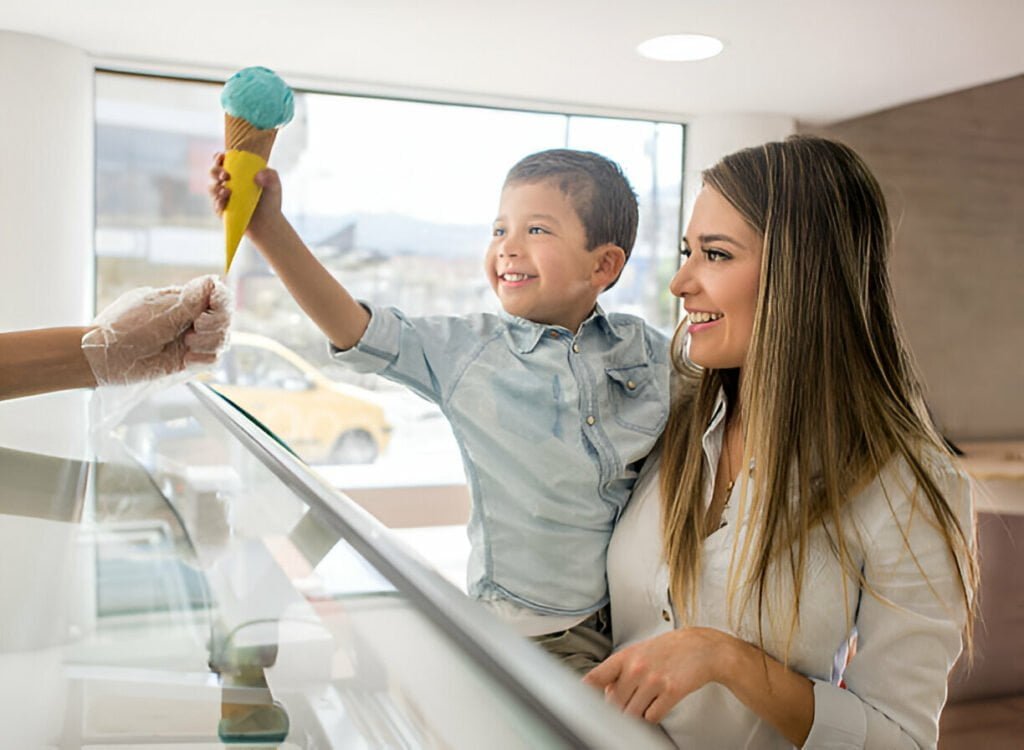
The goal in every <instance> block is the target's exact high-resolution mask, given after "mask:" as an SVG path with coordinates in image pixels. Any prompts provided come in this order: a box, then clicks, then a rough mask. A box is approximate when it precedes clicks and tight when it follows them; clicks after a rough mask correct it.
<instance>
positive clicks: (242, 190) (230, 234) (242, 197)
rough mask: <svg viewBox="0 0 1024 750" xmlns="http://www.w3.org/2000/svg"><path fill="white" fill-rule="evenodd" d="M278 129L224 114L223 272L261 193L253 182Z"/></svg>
mask: <svg viewBox="0 0 1024 750" xmlns="http://www.w3.org/2000/svg"><path fill="white" fill-rule="evenodd" d="M276 137H277V129H276V128H269V129H266V130H261V129H260V128H257V127H255V126H254V125H253V124H252V123H250V122H248V121H247V120H244V119H242V118H241V117H234V116H233V115H229V114H225V115H224V143H225V145H226V146H227V151H226V152H225V154H224V169H225V170H226V171H227V173H228V174H229V175H230V178H229V179H228V181H227V183H226V185H227V188H228V189H229V190H230V191H231V198H230V199H229V200H228V205H227V208H226V209H225V210H224V273H225V274H226V273H227V272H228V270H229V269H230V268H231V261H233V260H234V258H235V253H236V252H237V251H238V244H239V243H240V242H241V241H242V235H244V234H245V229H246V227H248V226H249V221H250V219H252V214H253V211H255V210H256V204H257V203H258V202H259V200H260V194H261V193H262V192H263V190H262V188H260V187H259V186H258V185H257V184H256V183H255V181H254V178H255V176H256V173H257V172H259V171H260V170H263V169H266V167H267V159H269V158H270V150H271V149H272V148H273V147H274V139H275V138H276Z"/></svg>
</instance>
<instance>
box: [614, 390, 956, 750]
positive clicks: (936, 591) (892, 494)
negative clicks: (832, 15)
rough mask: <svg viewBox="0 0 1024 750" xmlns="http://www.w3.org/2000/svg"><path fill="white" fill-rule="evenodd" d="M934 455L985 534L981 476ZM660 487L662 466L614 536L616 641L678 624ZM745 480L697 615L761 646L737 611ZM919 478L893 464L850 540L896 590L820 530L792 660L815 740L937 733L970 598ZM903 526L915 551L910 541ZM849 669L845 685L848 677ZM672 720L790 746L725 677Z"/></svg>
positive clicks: (869, 494) (828, 742)
mask: <svg viewBox="0 0 1024 750" xmlns="http://www.w3.org/2000/svg"><path fill="white" fill-rule="evenodd" d="M724 412H725V409H724V402H720V404H719V408H717V409H716V412H715V417H714V419H713V420H712V422H711V425H710V426H709V427H708V430H707V432H706V433H705V435H704V439H703V446H704V456H705V460H706V461H707V464H706V466H705V471H706V473H710V474H712V475H713V473H714V471H715V467H717V466H718V457H719V454H720V451H721V442H722V432H723V425H722V416H723V414H724ZM926 462H927V463H926V465H927V466H929V468H930V469H931V473H932V476H933V477H934V478H935V479H936V481H937V482H938V485H939V489H940V490H941V491H942V492H943V493H944V494H945V497H946V499H947V501H948V502H949V503H950V506H951V507H952V509H953V511H954V513H956V515H957V518H958V519H959V521H960V524H961V527H962V528H963V529H964V531H965V533H966V534H967V535H968V538H972V536H973V521H972V507H971V494H970V484H969V482H968V480H967V479H966V477H965V475H963V474H962V473H961V472H960V471H958V470H957V469H956V468H955V467H954V465H953V463H952V462H951V461H950V460H949V459H948V458H947V457H945V456H942V455H940V454H938V452H936V453H935V455H934V456H929V457H927V458H926ZM648 463H649V464H654V463H655V462H654V461H650V462H648ZM709 467H710V471H709ZM658 484H659V481H658V471H657V467H656V465H654V466H651V467H650V469H649V470H647V471H645V472H644V475H643V476H642V477H641V479H640V481H639V482H638V484H637V486H636V489H635V490H634V493H633V498H632V500H631V501H630V504H629V505H628V506H627V508H626V510H625V512H624V513H623V515H622V517H621V519H620V520H619V522H618V524H617V526H616V528H615V532H614V534H613V536H612V540H611V544H610V547H609V551H608V585H609V589H610V596H611V609H612V631H613V636H614V640H615V647H616V649H621V648H622V647H624V646H628V645H629V644H632V643H636V642H637V641H641V640H644V639H646V638H651V637H653V636H656V635H659V634H662V633H666V632H669V631H670V630H672V629H673V628H674V627H676V614H675V612H674V610H673V607H672V605H671V603H670V601H669V597H668V571H667V568H666V567H665V564H664V562H663V560H662V554H661V549H662V545H661V533H660V524H661V508H660V498H659V487H658ZM740 486H741V483H739V482H737V486H736V489H734V491H733V495H732V497H731V498H730V499H729V503H728V505H727V506H726V509H725V512H724V516H723V520H724V521H725V525H724V526H723V527H722V528H720V529H719V530H718V531H716V532H715V533H714V534H712V535H711V536H710V537H708V539H707V540H706V542H705V547H704V552H703V573H702V576H701V581H700V591H699V592H698V602H699V605H698V606H699V610H698V612H697V613H696V618H695V622H694V624H695V625H700V626H705V627H712V628H717V629H719V630H723V631H726V632H729V633H732V634H734V635H736V636H738V637H740V638H742V639H743V640H747V641H751V642H754V643H757V642H758V634H757V621H756V619H755V618H754V616H753V615H752V614H750V613H749V612H746V613H743V615H742V616H741V617H740V619H739V621H738V623H737V622H736V621H735V620H733V621H730V618H729V617H728V615H727V612H726V590H727V586H728V582H727V581H728V570H729V560H730V556H731V553H732V544H733V541H734V540H735V538H736V532H737V531H738V530H740V529H741V528H742V527H743V525H744V524H745V522H746V519H744V518H741V517H740V516H739V512H740V508H741V506H742V505H743V503H741V502H740V501H739V497H738V495H739V492H740ZM915 486H916V485H915V483H914V481H913V479H912V477H911V475H910V470H909V468H908V467H907V466H906V465H904V464H903V462H899V463H894V464H893V465H892V466H890V467H888V468H887V469H886V470H885V471H883V472H882V473H881V474H880V475H879V477H878V478H876V480H875V481H874V482H873V483H872V484H871V485H869V486H868V487H867V488H866V489H865V490H864V491H863V492H861V493H860V494H859V495H858V496H857V497H856V498H854V500H853V501H852V502H851V504H850V506H849V515H848V521H847V525H848V526H850V527H851V529H850V531H848V532H847V534H846V541H847V543H848V544H849V545H850V547H849V549H850V552H851V555H852V556H853V558H854V559H855V560H857V561H859V562H860V564H861V569H862V571H863V574H864V576H865V578H866V580H867V581H868V582H869V584H870V585H871V587H872V589H873V590H874V591H875V592H877V593H878V594H880V595H881V596H883V597H885V598H886V599H887V600H888V601H884V602H883V601H881V600H879V599H878V598H877V597H875V596H873V595H872V594H871V593H869V592H867V591H863V592H862V591H861V589H860V587H859V585H858V583H857V581H856V580H853V579H850V578H848V577H846V576H844V575H843V573H842V570H841V568H840V566H839V563H838V561H837V560H836V558H835V556H834V555H833V553H832V552H831V549H830V546H829V544H828V541H827V540H826V538H825V536H824V533H823V531H822V530H818V532H817V533H816V534H815V535H812V541H811V549H810V551H809V555H808V560H807V567H806V572H805V579H804V583H803V587H802V591H801V597H800V619H799V625H798V630H797V632H796V635H795V637H794V638H793V641H792V646H791V650H790V654H789V666H790V667H791V668H792V669H794V670H796V671H798V672H800V673H801V674H804V675H806V676H807V677H809V678H811V679H812V680H813V681H814V723H813V725H812V727H811V732H810V735H809V736H808V738H807V741H806V743H805V744H804V747H805V748H885V749H886V750H888V749H889V748H918V747H934V746H935V744H936V742H937V736H938V718H939V713H940V711H941V709H942V705H943V703H944V702H945V698H946V679H947V676H948V673H949V670H950V668H951V667H952V665H953V663H954V662H955V661H956V659H957V656H958V655H959V653H960V648H961V632H962V630H963V627H964V623H965V621H966V605H965V603H964V601H963V597H962V594H961V592H960V583H959V577H958V574H957V572H956V568H955V566H954V563H953V560H952V557H951V555H950V553H949V551H948V548H947V545H946V542H945V540H944V538H943V536H942V534H941V533H940V532H939V530H938V527H937V525H936V524H935V521H934V519H933V518H932V517H931V516H930V512H928V511H923V509H922V508H921V506H917V507H916V510H915V506H914V505H913V504H912V502H911V499H912V497H913V492H914V488H915ZM711 487H713V479H712V480H710V481H709V482H708V486H707V493H706V498H707V499H708V500H709V499H710V492H711ZM922 499H923V496H922ZM890 504H891V508H890ZM897 520H898V523H897ZM901 527H902V529H903V530H904V532H905V533H906V537H907V540H908V541H909V543H910V548H911V550H912V551H913V554H910V552H908V550H907V545H906V543H905V541H904V538H903V535H902V533H903V532H901ZM922 571H924V572H925V573H927V578H926V577H925V575H923V574H922ZM844 579H845V581H844ZM779 592H780V594H779V596H780V597H781V598H783V599H785V602H784V603H783V606H782V607H780V608H779V609H780V611H781V612H783V613H788V605H787V604H786V602H788V601H791V599H792V596H793V590H792V583H791V582H790V583H786V584H783V586H782V587H781V588H780V589H779ZM851 618H852V621H853V623H854V624H855V626H856V632H857V647H856V653H855V655H854V656H853V658H852V659H850V660H849V662H848V663H847V664H846V668H845V671H842V667H843V664H844V662H845V654H846V644H847V643H848V641H849V636H850V634H851V627H850V622H851ZM780 619H781V618H780ZM785 632H786V629H785V628H784V627H783V628H781V629H779V631H777V632H774V633H773V631H772V624H771V623H770V622H768V621H767V620H766V621H765V633H764V636H765V646H766V650H767V651H768V652H769V653H770V654H771V655H772V656H774V657H775V658H777V659H780V660H781V659H782V656H783V654H784V651H785V648H784V640H785ZM840 679H842V680H843V682H844V683H845V686H846V687H845V689H844V688H843V687H840V686H839V680H840ZM662 726H663V727H664V729H665V730H666V731H667V732H668V734H669V736H670V737H671V738H672V739H673V741H675V742H676V743H677V744H678V745H680V746H681V747H687V748H701V750H713V749H714V748H723V749H728V750H735V749H736V748H784V747H791V745H790V744H789V743H788V742H787V741H786V740H785V739H784V738H783V737H782V736H781V735H780V734H778V733H777V732H776V731H775V730H774V729H773V728H772V727H771V726H770V725H769V724H768V723H767V722H765V721H763V720H761V719H760V718H759V717H758V716H757V715H756V714H754V713H753V712H751V711H749V710H748V709H747V708H746V707H745V706H744V705H743V704H742V703H740V702H739V701H738V700H737V699H736V698H735V697H734V696H733V695H732V693H731V692H730V691H729V690H728V689H727V688H725V687H723V686H721V685H718V684H714V683H713V684H709V685H707V686H705V687H703V688H701V689H700V690H698V691H696V692H695V693H693V694H691V695H689V696H688V697H686V698H684V699H683V700H682V701H681V702H680V703H679V704H678V705H677V706H676V707H675V708H674V709H673V710H672V711H671V713H670V714H669V715H668V716H667V717H666V718H665V720H664V722H662Z"/></svg>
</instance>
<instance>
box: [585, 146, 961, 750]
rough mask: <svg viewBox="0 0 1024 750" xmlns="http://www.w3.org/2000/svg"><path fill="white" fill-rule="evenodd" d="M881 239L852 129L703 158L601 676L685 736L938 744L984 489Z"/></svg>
mask: <svg viewBox="0 0 1024 750" xmlns="http://www.w3.org/2000/svg"><path fill="white" fill-rule="evenodd" d="M890 248H891V229H890V225H889V219H888V215H887V212H886V207H885V201H884V198H883V197H882V194H881V191H880V189H879V187H878V184H877V182H876V180H875V179H874V177H873V176H872V175H871V173H870V172H869V170H868V169H867V167H866V166H865V165H864V163H863V162H862V161H861V159H860V158H859V157H858V156H857V155H856V154H855V153H854V152H853V151H851V150H850V149H849V148H847V147H845V146H842V145H840V144H837V143H834V142H831V141H827V140H823V139H820V138H810V137H795V138H792V139H789V140H787V141H785V142H782V143H769V144H766V145H764V146H761V147H758V148H752V149H747V150H745V151H740V152H738V153H736V154H733V155H731V156H728V157H726V158H725V159H723V160H722V161H721V162H720V163H719V164H717V165H716V166H714V167H712V168H711V169H709V170H708V171H707V172H705V173H704V188H703V190H702V192H701V193H700V195H699V197H698V199H697V203H696V205H695V207H694V212H693V218H692V220H691V222H690V225H689V227H688V228H687V232H686V236H685V239H684V240H683V247H682V253H683V256H684V262H683V263H682V266H681V267H680V269H679V272H678V273H677V274H676V276H675V278H674V279H673V280H672V284H671V289H672V292H673V293H674V294H676V295H677V296H679V297H680V298H682V300H683V305H684V307H685V309H686V313H687V316H686V319H685V320H684V322H683V324H682V325H681V326H680V329H679V331H678V332H677V340H676V346H674V347H673V349H674V352H675V353H676V369H677V371H678V375H679V383H678V386H679V387H678V389H677V394H676V398H675V400H674V403H673V409H672V413H671V415H670V418H669V422H668V424H667V427H666V430H665V433H664V436H663V438H662V442H661V448H660V454H659V460H658V463H657V464H656V465H654V466H653V467H651V469H650V470H649V471H647V473H646V476H645V477H644V478H643V479H642V481H641V482H640V483H639V484H638V486H637V489H636V490H635V491H634V495H633V499H632V500H631V502H630V505H629V506H628V507H627V509H626V511H625V513H624V515H623V517H622V518H621V520H620V521H619V523H618V526H617V528H616V530H615V534H614V536H613V539H612V543H611V547H610V549H609V557H608V578H609V584H610V593H611V603H612V630H613V634H614V638H615V643H616V653H614V654H613V655H612V656H611V657H610V658H609V659H607V660H606V661H605V662H604V663H603V664H601V665H600V666H598V667H597V668H596V669H594V670H593V671H592V672H591V673H590V675H589V676H588V677H587V678H586V681H587V682H589V683H591V684H593V685H595V686H598V687H600V688H603V689H604V691H605V695H606V697H607V699H608V700H609V701H610V702H612V703H614V704H616V705H618V706H620V707H621V708H622V709H623V710H625V711H626V712H627V713H630V714H634V715H637V716H642V717H643V718H645V719H647V720H648V721H651V722H659V723H661V724H662V726H663V728H664V729H665V730H666V732H668V734H669V735H670V736H671V737H672V739H673V740H674V741H676V742H677V743H679V744H680V745H681V746H687V747H699V748H702V750H703V749H707V748H729V749H730V750H733V749H735V748H766V747H770V748H775V747H791V746H803V747H829V748H833V747H843V748H861V747H865V748H868V747H870V748H901V747H908V748H914V747H934V746H935V744H936V740H937V732H938V718H939V713H940V711H941V708H942V705H943V702H944V700H945V689H946V679H947V675H948V673H949V670H950V668H951V667H952V665H953V663H954V661H955V660H956V659H957V656H958V655H959V653H960V649H961V635H962V634H963V633H965V632H966V634H967V637H968V639H969V636H970V626H969V618H968V613H969V611H970V609H971V603H972V594H973V591H974V587H975V582H976V576H977V573H976V563H975V560H974V557H973V546H972V529H973V525H972V505H971V497H970V489H969V485H968V482H967V480H966V478H965V476H964V475H963V474H962V473H961V472H960V471H959V470H958V469H957V468H956V466H955V464H954V463H953V461H952V459H951V457H950V455H949V454H948V452H947V450H946V449H945V447H944V444H943V442H942V440H941V439H940V437H939V436H938V435H937V434H936V432H935V430H934V428H933V427H932V425H931V423H930V421H929V418H928V415H927V411H926V409H925V406H924V403H923V399H922V396H921V387H920V384H919V381H918V378H917V376H916V375H915V373H914V371H913V367H912V365H911V362H910V358H909V355H908V354H907V349H906V346H905V345H904V343H903V341H902V340H901V337H900V334H899V331H898V326H897V324H896V320H895V313H894V310H893V303H892V295H891V291H890V285H889V278H888V274H887V270H886V262H887V258H888V255H889V251H890ZM649 463H651V462H649ZM965 628H966V631H965ZM853 642H855V643H856V647H855V648H848V646H849V645H850V644H851V643H853Z"/></svg>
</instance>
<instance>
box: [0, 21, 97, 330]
mask: <svg viewBox="0 0 1024 750" xmlns="http://www.w3.org/2000/svg"><path fill="white" fill-rule="evenodd" d="M0 101H2V102H4V107H3V116H2V117H0V268H2V269H3V272H2V273H0V330H14V329H20V328H41V327H45V326H63V325H79V324H82V323H86V322H88V320H89V318H90V317H91V315H92V308H93V301H92V300H93V257H92V241H93V233H92V227H93V68H92V65H91V63H90V61H89V59H88V57H87V56H86V54H85V53H84V52H82V51H80V50H77V49H74V48H72V47H69V46H67V45H64V44H61V43H58V42H54V41H50V40H47V39H42V38H40V37H35V36H29V35H26V34H15V33H12V32H8V31H0Z"/></svg>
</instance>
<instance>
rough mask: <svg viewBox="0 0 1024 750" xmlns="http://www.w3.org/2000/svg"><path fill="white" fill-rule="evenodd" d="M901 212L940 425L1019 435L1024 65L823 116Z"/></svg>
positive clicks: (911, 296) (902, 263)
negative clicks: (834, 118)
mask: <svg viewBox="0 0 1024 750" xmlns="http://www.w3.org/2000/svg"><path fill="white" fill-rule="evenodd" d="M801 130H802V131H803V132H811V131H813V132H816V133H821V134H823V135H828V136H831V137H835V138H838V139H839V140H842V141H845V142H846V143H848V144H850V145H851V146H852V147H854V148H855V149H857V151H858V152H859V153H860V154H861V155H862V156H863V157H864V158H865V159H866V160H867V162H868V164H869V165H870V166H871V168H872V169H873V170H874V171H875V174H876V175H877V176H878V178H879V181H880V182H881V183H882V187H883V189H884V190H885V192H886V196H887V198H888V200H889V205H890V210H891V212H892V214H893V217H894V221H895V222H896V224H897V231H896V248H895V254H894V257H893V262H892V272H893V284H894V288H895V294H896V303H897V307H898V310H899V313H900V315H901V317H902V321H903V324H904V328H905V330H906V333H907V337H908V338H909V340H910V345H911V348H912V349H913V352H914V355H915V357H916V359H917V362H918V364H919V366H920V368H921V370H922V373H923V375H924V379H925V381H926V385H927V386H928V396H929V404H930V405H931V408H932V411H933V412H934V414H935V416H936V419H937V421H938V423H939V426H940V428H941V429H942V430H943V431H944V432H945V434H946V435H948V436H949V437H951V438H953V439H954V440H956V439H1006V438H1019V437H1024V76H1018V77H1016V78H1012V79H1009V80H1006V81H1001V82H999V83H994V84H990V85H987V86H980V87H977V88H973V89H968V90H966V91H961V92H957V93H954V94H950V95H948V96H942V97H938V98H935V99H929V100H926V101H922V102H916V103H913V104H909V105H906V106H903V107H899V108H896V109H892V110H887V111H884V112H879V113H877V114H873V115H869V116H866V117H860V118H857V119H855V120H848V121H846V122H840V123H836V124H833V125H830V126H827V127H816V128H809V127H803V128H801Z"/></svg>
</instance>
